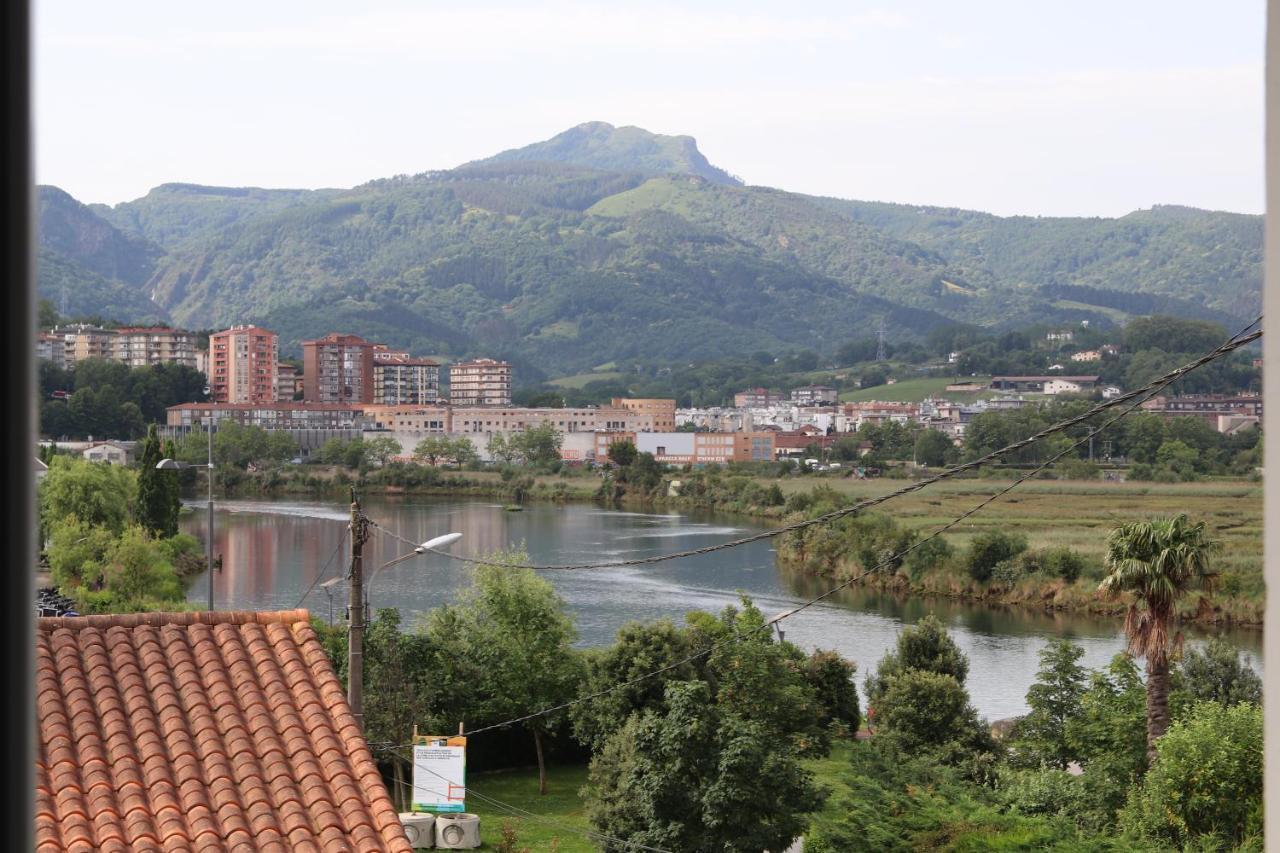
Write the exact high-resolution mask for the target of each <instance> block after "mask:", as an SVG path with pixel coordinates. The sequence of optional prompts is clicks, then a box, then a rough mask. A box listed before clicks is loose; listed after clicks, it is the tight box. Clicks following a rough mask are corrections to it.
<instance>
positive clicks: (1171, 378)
mask: <svg viewBox="0 0 1280 853" xmlns="http://www.w3.org/2000/svg"><path fill="white" fill-rule="evenodd" d="M1261 319H1262V318H1261V317H1259V318H1258V320H1254V321H1253V323H1250V324H1249V325H1248V326H1246V327H1245V330H1247V329H1249V328H1250V327H1252V326H1253V325H1254V324H1256V323H1257V322H1258V321H1259V320H1261ZM1243 331H1244V330H1242V332H1243ZM1261 335H1262V332H1261V331H1258V332H1255V333H1252V334H1251V335H1249V336H1247V337H1246V338H1244V339H1240V338H1239V333H1238V334H1237V336H1236V338H1233V340H1232V341H1228V343H1227V344H1224V345H1223V346H1222V347H1219V348H1218V349H1217V350H1214V352H1213V353H1210V354H1209V355H1211V356H1213V357H1212V358H1210V357H1209V356H1203V357H1201V358H1200V359H1197V360H1196V362H1193V363H1192V365H1194V366H1188V367H1187V368H1179V369H1178V370H1175V371H1171V372H1170V373H1168V374H1165V376H1163V377H1161V378H1160V379H1158V380H1156V381H1155V382H1153V383H1149V384H1148V385H1146V386H1144V387H1143V388H1142V389H1140V390H1139V391H1137V392H1132V393H1130V394H1128V395H1125V396H1126V398H1127V401H1128V402H1130V405H1129V406H1128V407H1127V408H1125V409H1123V410H1122V411H1120V412H1119V413H1117V414H1116V415H1115V416H1113V417H1112V418H1110V419H1109V420H1107V421H1106V422H1105V423H1103V424H1102V425H1101V426H1099V427H1097V428H1095V429H1092V430H1090V431H1089V432H1088V433H1087V434H1086V435H1084V436H1083V437H1081V438H1079V439H1077V440H1076V441H1075V442H1074V443H1072V444H1069V445H1067V446H1066V447H1064V448H1063V449H1062V450H1060V451H1058V452H1057V453H1055V454H1053V455H1052V456H1050V457H1049V458H1048V459H1046V460H1044V461H1043V462H1041V463H1040V464H1039V465H1037V466H1036V467H1035V468H1033V469H1031V470H1030V471H1028V472H1027V473H1026V474H1023V475H1022V476H1021V477H1018V478H1017V479H1015V480H1013V481H1011V482H1010V483H1009V485H1007V486H1005V487H1004V488H1002V489H999V490H997V491H996V492H994V493H993V494H991V495H989V496H988V497H986V498H984V499H983V500H981V501H979V502H978V503H977V504H975V505H974V506H973V507H971V508H970V509H968V510H966V511H965V512H963V513H961V514H960V515H959V516H957V517H956V518H954V519H952V520H950V521H948V522H947V523H945V524H943V525H941V526H939V527H937V528H936V529H934V530H933V531H932V532H931V533H930V534H929V535H928V536H926V537H924V538H923V539H920V540H917V541H916V542H914V543H913V544H912V545H910V546H909V547H907V548H904V549H903V550H901V551H899V552H897V553H896V554H894V555H892V556H891V557H888V558H887V559H885V560H882V561H881V562H880V563H877V564H876V565H875V566H872V567H871V568H870V569H867V570H865V571H863V572H861V573H859V574H856V575H854V576H852V577H850V578H849V579H847V580H845V581H843V582H842V583H840V584H838V585H836V586H834V587H832V588H831V589H828V590H827V591H826V592H823V593H822V594H820V595H818V596H816V597H814V598H811V599H809V600H808V601H805V602H803V603H801V604H800V605H798V606H796V607H794V608H792V609H791V610H789V611H787V612H785V613H783V614H781V615H779V616H776V617H774V618H773V619H770V620H769V621H768V622H765V623H764V624H762V625H760V626H758V627H756V628H753V629H751V631H748V632H746V634H744V635H734V636H732V637H728V638H726V639H724V640H721V641H719V642H717V643H713V644H711V645H710V646H708V647H706V648H704V649H700V650H698V651H696V652H693V653H691V654H689V655H687V656H685V657H683V658H681V659H680V660H678V661H675V662H674V663H671V664H668V665H666V666H664V667H661V668H659V669H656V670H653V671H651V672H648V673H644V674H642V675H639V676H636V677H635V678H632V679H628V680H627V681H624V682H620V683H618V684H614V685H611V686H610V687H607V688H604V689H602V690H598V691H596V692H594V693H589V694H586V695H584V696H579V697H576V698H574V699H571V700H569V701H567V702H562V703H560V704H558V705H554V706H551V707H548V708H543V709H542V710H539V711H534V712H532V713H529V714H524V715H522V716H519V717H514V718H512V719H509V720H505V721H503V722H500V723H493V724H491V725H487V726H481V727H479V728H476V729H472V730H470V731H467V732H465V735H466V736H468V737H470V736H472V735H476V734H480V733H482V732H488V731H492V730H494V729H500V728H507V727H509V726H512V725H515V724H517V723H523V722H527V721H529V720H532V719H536V718H538V717H543V716H546V715H548V714H553V713H556V712H557V711H563V710H567V709H568V708H571V707H573V706H575V705H579V704H581V703H583V702H588V701H590V700H592V699H597V698H600V697H601V696H606V695H608V694H610V693H613V692H615V691H617V690H622V689H624V688H627V687H630V686H632V685H635V684H638V683H640V682H642V681H647V680H648V679H650V678H654V677H656V676H658V675H662V674H663V673H666V672H670V671H671V670H673V669H677V668H679V667H681V666H683V665H685V664H687V663H691V662H692V661H694V660H697V659H698V658H700V657H704V656H706V655H709V654H711V653H713V652H715V651H716V650H718V649H720V648H723V647H724V646H726V645H729V644H730V643H733V642H737V641H738V640H739V639H742V638H744V637H749V636H751V635H752V634H753V633H756V632H758V631H762V630H767V629H769V628H771V627H772V626H773V625H776V624H777V623H779V622H781V621H782V620H783V619H788V618H790V617H792V616H794V615H796V614H797V613H800V612H802V611H804V610H807V609H809V608H810V607H813V606H815V605H817V604H819V603H820V602H822V601H825V600H826V599H827V598H830V597H831V596H832V595H835V594H836V593H837V592H840V591H841V590H843V589H847V588H848V587H849V586H851V585H853V584H854V583H856V582H857V581H859V580H861V579H863V578H865V577H868V576H869V575H871V574H874V573H876V572H879V571H880V570H881V569H883V568H885V567H887V566H890V565H895V564H896V563H897V562H899V561H900V560H901V559H902V558H903V557H905V556H906V555H907V554H910V553H911V552H912V551H914V550H916V549H917V548H919V547H921V546H923V545H924V544H925V543H926V542H929V541H930V540H932V539H935V538H937V537H938V536H940V535H941V534H943V533H944V532H946V531H947V530H950V529H951V528H953V527H955V526H956V525H957V524H960V523H961V522H962V521H964V520H966V519H968V518H970V517H971V516H973V515H975V514H976V513H978V512H979V511H981V510H982V509H984V508H985V507H987V506H989V505H990V504H992V503H994V502H995V501H996V500H998V499H1000V498H1001V497H1003V496H1004V495H1006V494H1008V493H1009V492H1011V491H1013V490H1014V489H1015V488H1017V487H1018V486H1020V485H1021V484H1023V483H1025V482H1026V481H1027V480H1030V479H1032V478H1033V477H1035V476H1037V475H1038V474H1039V473H1040V472H1042V471H1044V470H1045V469H1047V468H1048V467H1049V466H1051V465H1053V464H1054V463H1055V462H1057V461H1058V460H1059V459H1061V458H1062V457H1064V456H1066V455H1067V454H1068V453H1071V452H1072V451H1074V450H1077V449H1079V448H1080V447H1081V446H1083V445H1084V444H1085V443H1087V442H1088V441H1089V440H1091V439H1092V438H1093V437H1094V436H1096V435H1097V434H1098V433H1100V432H1102V431H1103V430H1105V429H1107V428H1108V427H1110V426H1112V425H1113V424H1115V423H1116V422H1118V421H1119V420H1121V419H1122V418H1124V417H1126V416H1127V415H1129V414H1130V413H1132V412H1133V411H1134V410H1136V409H1137V408H1139V407H1140V406H1141V405H1142V404H1143V403H1145V402H1146V401H1147V400H1149V399H1151V398H1152V397H1154V396H1155V395H1156V394H1158V393H1160V391H1162V390H1164V388H1165V387H1167V386H1168V385H1169V384H1171V383H1172V382H1175V381H1176V380H1177V379H1178V378H1180V377H1181V376H1182V375H1184V374H1185V373H1186V372H1188V371H1189V370H1194V369H1195V368H1196V367H1199V366H1201V365H1202V364H1207V363H1208V362H1209V361H1212V360H1213V359H1214V358H1219V357H1221V356H1222V355H1225V354H1226V353H1228V352H1231V351H1233V350H1234V349H1237V348H1238V346H1243V345H1244V343H1248V342H1249V341H1252V340H1256V339H1257V338H1258V337H1260V336H1261ZM1232 343H1235V344H1237V345H1236V346H1230V345H1231V344H1232ZM1215 353H1216V355H1215ZM1139 394H1140V395H1143V396H1140V397H1139V396H1137V395H1139ZM1092 411H1093V410H1090V412H1092ZM1086 414H1088V413H1086ZM1072 420H1073V421H1076V422H1078V420H1079V419H1072ZM1062 423H1064V424H1065V423H1068V422H1067V421H1063V422H1062ZM1058 431H1060V430H1057V429H1052V428H1051V432H1058ZM1042 432H1045V431H1042ZM1013 446H1014V445H1009V447H1013ZM1009 447H1006V448H1002V450H1001V451H995V453H1001V452H1002V451H1008V449H1009ZM991 455H992V454H988V456H991ZM984 458H985V457H984ZM899 493H901V490H900V491H899ZM893 496H895V494H890V495H889V496H887V497H893ZM887 497H886V499H887ZM827 515H828V516H829V515H831V513H828V514H827ZM825 517H826V516H819V519H821V518H825ZM815 521H816V519H815ZM800 526H804V527H807V526H809V525H800ZM800 526H797V525H789V526H788V527H789V528H790V529H799V527H800ZM380 529H383V528H380ZM787 529H788V528H782V529H780V530H778V531H772V535H777V533H780V532H785V531H786V530H787ZM387 532H388V533H390V531H387ZM390 535H392V536H394V537H395V538H397V539H399V538H402V537H399V536H397V535H396V534H394V533H390ZM757 538H763V537H757ZM406 541H407V540H406ZM733 544H734V543H727V544H726V545H725V547H732V546H733ZM470 562H477V563H482V564H486V565H492V563H486V561H484V560H471V561H470ZM503 565H504V568H533V567H521V566H507V565H505V564H503Z"/></svg>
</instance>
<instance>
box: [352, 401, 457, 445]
mask: <svg viewBox="0 0 1280 853" xmlns="http://www.w3.org/2000/svg"><path fill="white" fill-rule="evenodd" d="M362 408H363V410H364V416H365V419H366V420H367V422H368V424H369V425H370V426H372V427H373V428H375V429H380V430H389V431H391V432H394V433H396V434H397V435H405V436H411V437H418V436H425V435H441V434H445V433H449V432H451V431H452V429H453V420H452V413H451V412H450V411H449V407H448V406H445V405H436V406H421V405H416V406H415V405H377V404H375V405H372V406H363V407H362Z"/></svg>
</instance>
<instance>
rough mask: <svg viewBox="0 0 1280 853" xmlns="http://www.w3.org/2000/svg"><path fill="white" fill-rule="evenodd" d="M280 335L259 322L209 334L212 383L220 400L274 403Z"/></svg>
mask: <svg viewBox="0 0 1280 853" xmlns="http://www.w3.org/2000/svg"><path fill="white" fill-rule="evenodd" d="M279 360H280V343H279V337H278V336H277V335H276V333H275V332H272V331H270V330H268V329H261V328H258V327H257V326H232V327H231V328H230V329H226V330H225V331H221V332H216V333H214V334H212V335H210V336H209V386H210V388H211V389H212V396H213V400H214V401H215V402H218V403H274V402H276V399H277V393H276V389H277V382H278V372H279Z"/></svg>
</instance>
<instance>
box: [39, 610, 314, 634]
mask: <svg viewBox="0 0 1280 853" xmlns="http://www.w3.org/2000/svg"><path fill="white" fill-rule="evenodd" d="M310 619H311V613H310V611H308V610H306V609H297V610H214V611H208V610H186V611H181V610H180V611H173V612H157V613H114V614H110V615H93V616H44V617H41V618H39V619H37V620H36V627H37V629H39V630H40V631H56V630H58V629H60V628H67V629H69V630H72V631H79V630H83V629H85V628H100V629H106V628H114V627H121V628H138V627H143V626H149V627H154V628H159V627H161V626H164V625H182V626H187V625H248V624H257V625H272V624H282V625H293V624H296V623H298V622H309V621H310Z"/></svg>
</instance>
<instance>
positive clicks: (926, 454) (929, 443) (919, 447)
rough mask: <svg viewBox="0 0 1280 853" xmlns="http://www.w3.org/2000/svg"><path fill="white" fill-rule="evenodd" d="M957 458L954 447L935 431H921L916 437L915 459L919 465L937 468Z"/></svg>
mask: <svg viewBox="0 0 1280 853" xmlns="http://www.w3.org/2000/svg"><path fill="white" fill-rule="evenodd" d="M956 456H957V453H956V448H955V445H954V444H952V443H951V439H949V438H947V437H946V436H945V435H943V434H942V433H941V432H938V431H937V430H936V429H922V430H920V434H919V435H918V436H916V447H915V457H916V462H918V463H920V464H921V465H928V466H930V467H934V468H938V467H941V466H943V465H946V464H947V463H948V462H950V461H952V460H953V459H955V457H956Z"/></svg>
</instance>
